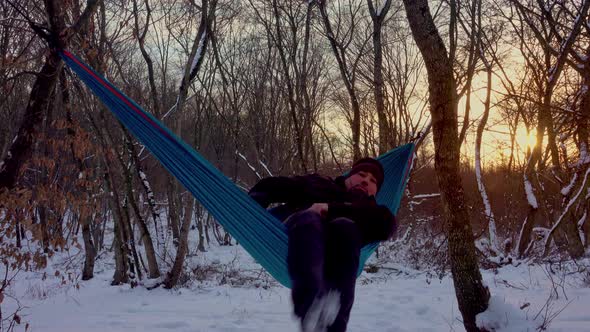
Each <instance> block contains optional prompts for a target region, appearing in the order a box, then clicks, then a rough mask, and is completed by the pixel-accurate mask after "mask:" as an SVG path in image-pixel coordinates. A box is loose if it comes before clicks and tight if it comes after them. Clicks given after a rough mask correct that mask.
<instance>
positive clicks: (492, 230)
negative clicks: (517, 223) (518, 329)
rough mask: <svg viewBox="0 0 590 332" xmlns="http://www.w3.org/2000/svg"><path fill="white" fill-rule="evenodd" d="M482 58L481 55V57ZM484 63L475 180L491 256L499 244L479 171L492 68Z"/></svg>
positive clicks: (494, 222)
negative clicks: (485, 222)
mask: <svg viewBox="0 0 590 332" xmlns="http://www.w3.org/2000/svg"><path fill="white" fill-rule="evenodd" d="M482 57H483V55H482ZM483 61H484V63H485V64H486V66H487V68H486V71H487V79H488V82H487V87H486V99H485V102H484V113H483V116H482V118H481V121H480V122H479V125H478V126H477V136H476V138H475V175H476V180H477V189H478V190H479V193H480V195H481V200H482V202H483V206H484V213H485V216H486V219H487V222H488V235H489V239H490V249H491V251H492V253H493V254H495V255H498V254H499V253H500V244H499V243H498V235H497V233H496V220H495V218H494V212H493V211H492V206H491V204H490V200H489V198H488V193H487V191H486V187H485V184H484V181H483V175H482V170H481V142H482V138H483V131H484V129H485V127H486V125H487V122H488V117H489V115H490V98H491V94H492V68H490V67H489V64H488V62H487V61H486V60H485V59H484V60H483Z"/></svg>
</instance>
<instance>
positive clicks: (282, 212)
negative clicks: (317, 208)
mask: <svg viewBox="0 0 590 332" xmlns="http://www.w3.org/2000/svg"><path fill="white" fill-rule="evenodd" d="M344 179H345V178H344V177H342V176H341V177H338V178H336V179H334V180H333V179H331V178H329V177H323V176H320V175H318V174H310V175H303V176H293V177H284V176H277V177H270V178H265V179H262V180H260V181H259V182H258V183H257V184H256V185H255V186H254V187H253V188H252V189H251V190H250V192H249V195H250V196H251V197H252V198H253V199H254V200H256V201H257V202H258V203H259V204H260V205H261V206H262V207H264V208H267V207H268V206H269V205H270V204H271V203H284V205H282V206H280V207H278V208H275V209H274V210H275V211H274V213H273V214H274V215H275V216H277V217H278V218H279V219H283V220H284V219H285V218H286V217H287V216H289V215H291V214H293V213H295V212H297V211H301V210H304V209H307V208H309V207H310V206H311V205H312V204H313V203H328V215H327V216H326V219H327V220H333V219H336V218H339V217H345V218H349V219H351V220H353V221H354V222H355V223H356V224H357V225H358V227H359V229H360V230H361V232H362V236H363V242H364V243H365V244H366V243H370V242H375V241H383V240H387V239H388V238H389V237H390V236H391V235H392V234H393V232H394V231H395V229H396V226H397V224H396V221H395V218H394V216H393V214H392V213H391V211H389V209H388V208H387V207H386V206H383V205H378V204H377V201H376V200H375V197H373V196H368V195H366V194H365V193H364V192H349V191H347V190H346V186H345V184H344Z"/></svg>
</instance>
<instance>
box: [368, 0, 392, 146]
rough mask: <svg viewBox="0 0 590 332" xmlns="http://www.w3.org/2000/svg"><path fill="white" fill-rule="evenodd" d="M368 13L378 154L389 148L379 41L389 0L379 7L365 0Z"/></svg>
mask: <svg viewBox="0 0 590 332" xmlns="http://www.w3.org/2000/svg"><path fill="white" fill-rule="evenodd" d="M367 5H368V6H369V13H370V14H371V20H372V21H373V34H372V37H373V54H374V62H373V84H374V86H373V93H374V96H375V111H376V112H377V119H378V123H379V154H383V153H385V152H387V151H389V149H390V148H391V146H390V144H389V139H388V138H389V135H390V133H389V130H390V129H389V125H388V124H389V122H388V121H387V113H386V111H385V93H384V92H385V91H384V90H385V86H384V83H383V45H382V42H381V37H382V31H381V30H382V28H383V21H384V20H385V16H386V15H387V13H388V12H389V8H391V0H386V1H385V2H384V4H383V5H381V4H379V5H380V7H379V8H375V6H374V5H373V1H372V0H367Z"/></svg>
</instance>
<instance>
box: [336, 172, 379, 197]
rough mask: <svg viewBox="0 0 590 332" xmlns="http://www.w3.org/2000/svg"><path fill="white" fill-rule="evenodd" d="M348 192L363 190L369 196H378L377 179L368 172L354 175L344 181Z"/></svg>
mask: <svg viewBox="0 0 590 332" xmlns="http://www.w3.org/2000/svg"><path fill="white" fill-rule="evenodd" d="M344 185H345V186H346V190H348V191H352V190H361V191H363V192H365V194H367V195H369V196H375V195H376V194H377V179H376V178H375V176H374V175H373V174H371V173H370V172H367V171H360V172H357V173H354V174H353V175H351V176H349V177H347V178H346V180H344Z"/></svg>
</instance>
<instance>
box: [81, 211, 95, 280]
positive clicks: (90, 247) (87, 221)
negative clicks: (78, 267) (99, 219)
mask: <svg viewBox="0 0 590 332" xmlns="http://www.w3.org/2000/svg"><path fill="white" fill-rule="evenodd" d="M92 221H93V218H92V217H87V218H84V221H82V238H83V239H84V254H85V259H84V269H83V270H82V280H90V279H92V278H93V277H94V260H95V258H96V248H95V247H94V242H93V241H92V235H91V234H90V225H91V223H92Z"/></svg>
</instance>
